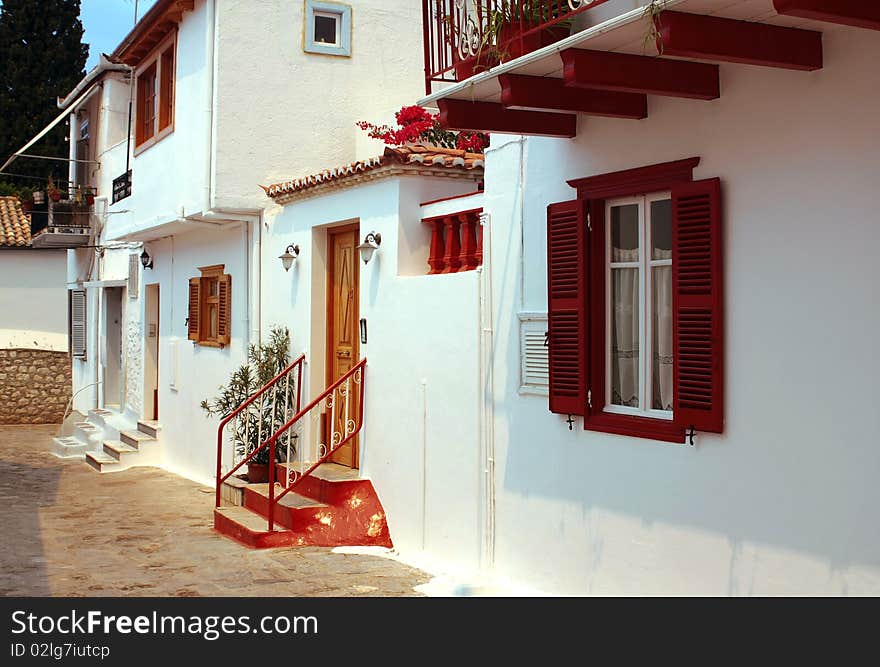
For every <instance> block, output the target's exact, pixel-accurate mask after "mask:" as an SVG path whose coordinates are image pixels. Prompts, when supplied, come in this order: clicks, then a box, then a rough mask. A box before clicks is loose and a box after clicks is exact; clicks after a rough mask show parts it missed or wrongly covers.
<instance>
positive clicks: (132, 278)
mask: <svg viewBox="0 0 880 667" xmlns="http://www.w3.org/2000/svg"><path fill="white" fill-rule="evenodd" d="M140 276H141V260H140V257H138V256H137V255H129V256H128V298H129V299H137V298H138V293H139V291H140Z"/></svg>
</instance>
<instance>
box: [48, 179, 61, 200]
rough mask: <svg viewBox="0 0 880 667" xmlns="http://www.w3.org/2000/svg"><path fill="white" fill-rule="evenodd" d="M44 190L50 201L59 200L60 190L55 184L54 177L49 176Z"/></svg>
mask: <svg viewBox="0 0 880 667" xmlns="http://www.w3.org/2000/svg"><path fill="white" fill-rule="evenodd" d="M46 192H47V193H48V195H49V199H51V200H52V201H54V202H59V201H61V190H59V189H58V188H57V186H56V185H55V179H53V178H52V177H51V176H50V177H49V182H48V183H47V184H46Z"/></svg>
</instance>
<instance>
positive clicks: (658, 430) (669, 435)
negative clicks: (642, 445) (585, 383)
mask: <svg viewBox="0 0 880 667" xmlns="http://www.w3.org/2000/svg"><path fill="white" fill-rule="evenodd" d="M584 429H585V430H587V431H599V432H601V433H612V434H614V435H628V436H630V437H633V438H644V439H646V440H660V441H662V442H674V443H678V444H683V443H684V441H685V436H684V429H683V428H681V427H680V426H678V425H676V424H675V422H673V421H670V420H667V419H651V418H650V417H634V416H630V415H618V414H613V413H610V412H600V413H598V414H595V415H590V416H589V417H588V418H587V419H584Z"/></svg>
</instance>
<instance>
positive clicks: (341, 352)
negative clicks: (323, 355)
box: [336, 350, 351, 359]
mask: <svg viewBox="0 0 880 667" xmlns="http://www.w3.org/2000/svg"><path fill="white" fill-rule="evenodd" d="M336 356H337V357H346V358H347V359H351V352H350V351H347V350H338V351H337V352H336Z"/></svg>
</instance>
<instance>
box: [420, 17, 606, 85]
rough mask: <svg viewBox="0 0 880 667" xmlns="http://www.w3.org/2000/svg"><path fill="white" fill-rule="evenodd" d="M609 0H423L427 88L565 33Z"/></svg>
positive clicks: (511, 57) (473, 72)
mask: <svg viewBox="0 0 880 667" xmlns="http://www.w3.org/2000/svg"><path fill="white" fill-rule="evenodd" d="M605 2H607V0H422V24H423V30H424V49H425V88H426V91H427V93H428V94H430V93H431V84H432V82H434V81H462V80H464V79H467V78H469V77H471V76H473V75H474V74H476V73H478V72H480V71H482V70H485V69H489V68H491V67H493V66H494V65H496V64H498V63H499V62H504V61H508V60H512V59H514V58H517V57H519V56H522V55H525V54H526V53H529V52H531V51H535V50H536V49H539V48H541V47H543V46H548V45H549V44H552V43H553V42H556V41H559V40H560V39H562V38H564V37H567V36H568V34H569V33H570V31H571V29H572V25H573V23H574V22H575V21H576V16H577V15H578V14H581V13H583V12H585V11H587V10H588V9H592V8H593V7H596V6H598V5H601V4H603V3H605Z"/></svg>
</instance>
